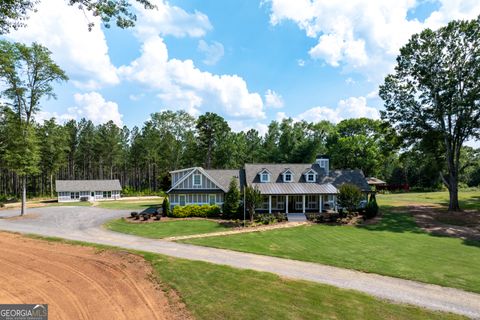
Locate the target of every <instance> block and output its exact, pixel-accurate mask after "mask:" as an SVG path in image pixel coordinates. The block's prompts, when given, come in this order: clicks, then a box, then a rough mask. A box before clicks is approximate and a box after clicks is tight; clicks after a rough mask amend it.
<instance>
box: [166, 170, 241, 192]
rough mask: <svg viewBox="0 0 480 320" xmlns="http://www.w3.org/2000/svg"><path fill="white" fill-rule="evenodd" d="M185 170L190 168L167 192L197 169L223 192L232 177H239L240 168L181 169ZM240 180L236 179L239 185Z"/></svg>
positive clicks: (225, 190) (226, 189)
mask: <svg viewBox="0 0 480 320" xmlns="http://www.w3.org/2000/svg"><path fill="white" fill-rule="evenodd" d="M186 170H190V172H189V173H187V174H185V175H184V176H183V177H181V178H180V179H178V181H177V182H176V183H175V185H173V186H172V187H171V188H170V189H169V190H168V191H167V193H169V192H170V191H172V190H173V189H175V188H176V187H177V186H178V185H179V184H180V183H182V182H183V181H185V180H186V179H187V178H188V177H189V176H191V175H192V174H193V173H194V172H195V171H197V170H198V171H200V173H201V174H203V175H204V176H205V177H207V178H208V179H210V180H211V181H212V182H213V183H214V184H215V185H216V186H217V187H218V188H219V189H221V190H223V191H224V192H227V191H228V187H229V184H230V180H231V179H232V177H236V178H237V179H239V176H240V170H215V169H213V170H205V169H203V168H202V167H193V168H187V169H183V170H181V171H186ZM179 171H180V170H176V171H171V172H170V173H174V172H179ZM241 181H242V180H240V179H239V181H238V184H239V186H240V183H241ZM198 190H202V189H198Z"/></svg>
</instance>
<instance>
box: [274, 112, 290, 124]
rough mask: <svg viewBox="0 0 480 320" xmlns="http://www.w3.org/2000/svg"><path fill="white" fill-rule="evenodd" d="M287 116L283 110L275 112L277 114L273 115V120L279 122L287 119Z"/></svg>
mask: <svg viewBox="0 0 480 320" xmlns="http://www.w3.org/2000/svg"><path fill="white" fill-rule="evenodd" d="M287 118H288V116H287V114H286V113H285V112H277V114H276V115H275V120H276V121H278V122H281V121H282V120H283V119H287Z"/></svg>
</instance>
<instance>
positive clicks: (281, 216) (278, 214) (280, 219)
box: [273, 212, 288, 222]
mask: <svg viewBox="0 0 480 320" xmlns="http://www.w3.org/2000/svg"><path fill="white" fill-rule="evenodd" d="M273 215H274V216H275V219H277V221H278V222H284V221H287V220H288V218H287V214H286V213H285V212H276V213H274V214H273Z"/></svg>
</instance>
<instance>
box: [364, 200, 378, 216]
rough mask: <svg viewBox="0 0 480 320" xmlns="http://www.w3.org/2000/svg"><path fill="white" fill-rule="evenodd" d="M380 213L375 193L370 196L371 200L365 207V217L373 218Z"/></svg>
mask: <svg viewBox="0 0 480 320" xmlns="http://www.w3.org/2000/svg"><path fill="white" fill-rule="evenodd" d="M377 214H378V204H377V200H376V199H375V194H372V195H371V196H370V201H368V203H367V206H366V207H365V218H367V219H371V218H374V217H376V216H377Z"/></svg>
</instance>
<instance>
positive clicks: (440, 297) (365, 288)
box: [0, 207, 480, 319]
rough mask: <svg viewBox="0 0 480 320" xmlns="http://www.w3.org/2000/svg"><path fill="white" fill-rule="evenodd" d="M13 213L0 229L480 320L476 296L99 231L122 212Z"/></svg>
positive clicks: (3, 217)
mask: <svg viewBox="0 0 480 320" xmlns="http://www.w3.org/2000/svg"><path fill="white" fill-rule="evenodd" d="M16 214H18V211H2V212H0V229H2V230H8V231H16V232H21V233H35V234H40V235H44V236H55V237H62V238H66V239H71V240H79V241H87V242H95V243H100V244H105V245H111V246H118V247H124V248H128V249H136V250H143V251H150V252H156V253H160V254H165V255H169V256H174V257H178V258H185V259H190V260H201V261H207V262H211V263H216V264H223V265H228V266H232V267H236V268H241V269H252V270H257V271H265V272H272V273H275V274H278V275H280V276H284V277H288V278H293V279H302V280H308V281H313V282H319V283H325V284H329V285H333V286H336V287H340V288H346V289H354V290H358V291H362V292H365V293H368V294H371V295H373V296H375V297H379V298H383V299H388V300H391V301H394V302H399V303H408V304H412V305H417V306H422V307H425V308H428V309H432V310H440V311H447V312H454V313H458V314H462V315H465V316H468V317H471V318H476V319H480V294H475V293H471V292H465V291H462V290H459V289H453V288H445V287H440V286H437V285H431V284H424V283H419V282H415V281H410V280H402V279H397V278H392V277H386V276H380V275H376V274H369V273H363V272H358V271H353V270H349V269H342V268H336V267H330V266H325V265H321V264H316V263H309V262H302V261H295V260H289V259H282V258H275V257H268V256H261V255H255V254H250V253H242V252H235V251H229V250H223V249H215V248H207V247H199V246H193V245H189V244H181V243H174V242H169V241H162V240H152V239H146V238H141V237H137V236H131V235H126V234H120V233H116V232H111V231H108V230H105V229H103V228H101V225H102V224H103V223H104V222H105V221H107V220H109V219H113V218H116V217H121V216H125V215H126V214H127V212H126V211H120V210H108V209H100V208H89V207H50V208H36V209H30V210H29V211H28V213H27V215H26V216H25V217H23V218H15V217H13V216H15V215H16ZM12 217H13V218H12Z"/></svg>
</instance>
